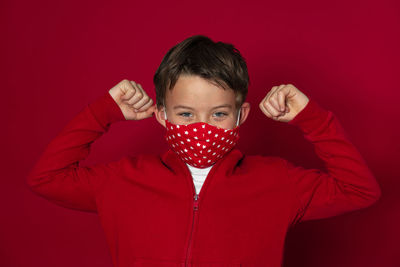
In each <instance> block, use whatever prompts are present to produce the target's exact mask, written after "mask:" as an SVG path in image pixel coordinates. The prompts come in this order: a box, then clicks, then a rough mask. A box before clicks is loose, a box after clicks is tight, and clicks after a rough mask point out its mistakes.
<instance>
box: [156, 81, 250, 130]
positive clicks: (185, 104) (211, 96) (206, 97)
mask: <svg viewBox="0 0 400 267" xmlns="http://www.w3.org/2000/svg"><path fill="white" fill-rule="evenodd" d="M235 104H236V97H235V93H234V91H233V90H224V89H223V88H221V87H218V86H217V85H215V84H213V83H211V82H209V81H207V80H206V79H204V78H202V77H200V76H197V75H181V76H179V78H178V80H177V81H176V83H175V86H174V87H173V89H172V90H167V92H166V95H165V106H166V110H165V111H166V113H167V118H168V121H169V122H171V123H173V124H184V125H186V124H191V123H195V122H206V123H208V124H211V125H214V126H217V127H220V128H223V129H233V128H234V127H235V126H236V122H237V118H238V112H239V109H237V108H236V106H235ZM249 110H250V105H249V103H246V102H245V103H243V105H242V107H241V116H240V117H241V118H240V120H239V124H241V123H243V122H244V120H245V119H246V118H247V115H248V112H249ZM156 118H157V120H158V121H159V122H160V123H161V124H162V125H163V126H164V127H165V117H164V109H163V108H160V109H158V110H157V112H156Z"/></svg>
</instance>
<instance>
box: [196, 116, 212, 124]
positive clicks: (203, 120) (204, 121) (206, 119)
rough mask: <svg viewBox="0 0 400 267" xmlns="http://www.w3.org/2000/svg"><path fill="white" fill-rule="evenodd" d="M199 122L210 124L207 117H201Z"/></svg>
mask: <svg viewBox="0 0 400 267" xmlns="http://www.w3.org/2000/svg"><path fill="white" fill-rule="evenodd" d="M198 122H203V123H208V124H210V120H209V119H208V118H207V117H201V118H199V119H198Z"/></svg>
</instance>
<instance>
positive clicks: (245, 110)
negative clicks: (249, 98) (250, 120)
mask: <svg viewBox="0 0 400 267" xmlns="http://www.w3.org/2000/svg"><path fill="white" fill-rule="evenodd" d="M249 112H250V103H249V102H244V103H243V104H242V106H241V107H240V119H239V125H242V123H243V122H245V121H246V119H247V116H248V115H249Z"/></svg>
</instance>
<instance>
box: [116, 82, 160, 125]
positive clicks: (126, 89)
mask: <svg viewBox="0 0 400 267" xmlns="http://www.w3.org/2000/svg"><path fill="white" fill-rule="evenodd" d="M109 93H110V95H111V96H112V98H113V99H114V101H115V102H116V103H117V104H118V106H119V107H120V109H121V111H122V113H123V114H124V116H125V119H126V120H142V119H146V118H149V117H151V116H152V114H153V112H154V111H155V110H156V106H155V105H153V100H152V99H151V98H150V97H149V96H148V95H147V94H146V92H145V91H144V90H143V88H142V86H141V85H140V84H138V83H136V82H134V81H129V80H127V79H124V80H122V81H120V82H119V83H118V84H117V85H115V86H114V87H113V88H111V89H110V91H109Z"/></svg>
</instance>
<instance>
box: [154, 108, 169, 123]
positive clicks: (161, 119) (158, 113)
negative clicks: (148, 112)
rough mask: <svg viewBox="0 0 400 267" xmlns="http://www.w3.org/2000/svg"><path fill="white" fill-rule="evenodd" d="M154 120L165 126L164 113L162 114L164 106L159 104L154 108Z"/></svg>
mask: <svg viewBox="0 0 400 267" xmlns="http://www.w3.org/2000/svg"><path fill="white" fill-rule="evenodd" d="M154 114H155V117H156V120H157V121H158V122H159V123H160V124H161V125H162V126H164V127H166V126H165V115H164V107H162V106H160V107H157V108H156V111H155V112H154Z"/></svg>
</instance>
